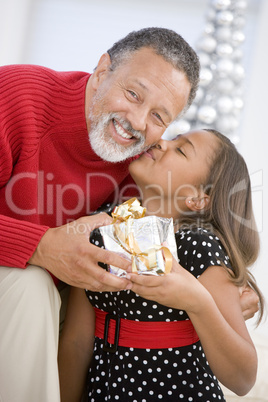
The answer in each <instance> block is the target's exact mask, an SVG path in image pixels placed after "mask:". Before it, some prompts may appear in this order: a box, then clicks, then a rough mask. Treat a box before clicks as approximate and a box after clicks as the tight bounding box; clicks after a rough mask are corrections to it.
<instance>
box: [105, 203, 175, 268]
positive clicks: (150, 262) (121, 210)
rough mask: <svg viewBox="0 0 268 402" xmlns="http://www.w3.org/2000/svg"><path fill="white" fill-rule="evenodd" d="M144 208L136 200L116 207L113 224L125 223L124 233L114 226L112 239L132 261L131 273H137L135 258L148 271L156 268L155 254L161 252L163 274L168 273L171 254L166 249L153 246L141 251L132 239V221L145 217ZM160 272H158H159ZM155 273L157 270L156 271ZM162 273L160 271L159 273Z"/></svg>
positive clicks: (170, 266) (117, 226)
mask: <svg viewBox="0 0 268 402" xmlns="http://www.w3.org/2000/svg"><path fill="white" fill-rule="evenodd" d="M145 211H146V208H143V207H141V205H140V202H139V201H138V200H137V199H136V198H131V199H130V200H128V201H126V202H124V203H123V204H121V205H119V206H118V207H116V208H115V209H114V211H113V213H112V217H113V220H114V222H115V221H117V220H119V221H121V222H124V221H125V233H124V232H123V231H122V230H121V228H120V226H119V224H114V237H115V239H116V240H117V242H118V243H119V244H120V246H121V247H122V248H123V249H124V250H125V251H126V252H128V253H129V254H131V260H132V272H138V269H137V264H136V258H138V259H139V260H140V261H142V262H143V264H144V265H145V266H146V268H147V270H148V271H152V270H153V269H155V268H157V266H158V265H157V256H156V253H157V252H158V251H160V250H163V254H164V259H165V273H169V272H170V271H171V268H172V254H171V252H170V250H169V249H168V248H167V247H164V246H159V245H153V246H152V247H151V248H149V249H147V250H146V251H143V252H142V251H141V250H140V248H139V245H138V242H137V241H136V239H135V238H134V234H133V231H132V223H133V219H140V218H143V217H144V216H145ZM159 271H160V270H159ZM156 272H157V269H156ZM161 273H162V271H161Z"/></svg>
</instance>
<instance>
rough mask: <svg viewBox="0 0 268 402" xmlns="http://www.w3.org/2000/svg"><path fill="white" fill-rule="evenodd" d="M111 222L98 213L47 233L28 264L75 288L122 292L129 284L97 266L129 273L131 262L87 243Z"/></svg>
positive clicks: (108, 218)
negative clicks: (119, 269)
mask: <svg viewBox="0 0 268 402" xmlns="http://www.w3.org/2000/svg"><path fill="white" fill-rule="evenodd" d="M111 222H112V218H111V217H110V216H109V215H107V214H105V213H101V214H98V215H92V216H87V217H83V218H80V219H77V220H76V221H73V222H71V223H68V224H66V225H64V226H60V227H57V228H51V229H48V230H47V232H46V233H45V234H44V236H43V237H42V239H41V241H40V243H39V245H38V247H37V248H36V251H35V252H34V254H33V255H32V257H31V258H30V260H29V263H30V264H33V265H37V266H40V267H43V268H45V269H47V270H48V271H49V272H51V273H52V274H53V275H54V276H55V277H56V278H58V279H60V280H62V281H63V282H66V283H68V284H69V285H72V286H75V287H79V288H84V289H88V290H91V291H96V292H97V291H98V292H99V291H118V290H122V289H125V288H126V286H127V285H129V286H130V282H129V281H128V280H127V279H125V278H119V277H117V276H115V275H113V274H110V273H109V272H107V271H105V270H104V269H103V268H101V267H100V266H99V265H98V262H103V263H105V264H108V265H109V264H111V265H114V266H116V267H119V268H122V269H125V270H130V265H131V264H130V262H129V261H127V260H126V259H124V258H122V257H120V256H119V255H117V254H116V253H113V252H111V251H108V250H104V249H102V248H99V247H97V246H94V245H93V244H91V243H90V242H89V236H90V232H91V231H92V230H93V229H96V228H98V227H100V226H104V225H109V224H111Z"/></svg>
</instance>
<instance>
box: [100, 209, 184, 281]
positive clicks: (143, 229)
mask: <svg viewBox="0 0 268 402" xmlns="http://www.w3.org/2000/svg"><path fill="white" fill-rule="evenodd" d="M99 230H100V233H101V235H102V238H103V241H104V246H105V248H106V249H107V250H110V251H113V252H116V253H118V254H120V255H122V256H123V257H125V258H126V259H128V260H130V261H132V272H137V273H138V274H149V275H161V274H164V273H168V272H169V271H170V269H171V266H172V255H173V256H174V258H175V259H176V260H178V257H177V246H176V241H175V235H174V227H173V220H172V219H168V218H161V217H157V216H147V217H142V218H139V219H133V218H132V217H130V218H129V217H128V219H126V220H125V221H123V222H121V223H114V224H112V225H108V226H102V227H100V228H99ZM163 242H165V245H164V247H163V246H162V243H163ZM109 270H110V272H112V273H113V274H115V275H117V276H121V277H124V276H125V275H126V272H125V271H124V270H122V269H119V268H117V267H114V266H110V267H109Z"/></svg>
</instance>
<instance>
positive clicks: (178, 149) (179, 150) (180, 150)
mask: <svg viewBox="0 0 268 402" xmlns="http://www.w3.org/2000/svg"><path fill="white" fill-rule="evenodd" d="M177 151H178V152H180V153H181V154H182V155H183V156H184V157H185V158H187V156H186V154H185V153H184V152H183V151H182V149H181V148H179V147H178V148H177Z"/></svg>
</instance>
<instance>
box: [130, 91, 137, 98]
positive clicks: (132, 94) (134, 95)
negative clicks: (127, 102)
mask: <svg viewBox="0 0 268 402" xmlns="http://www.w3.org/2000/svg"><path fill="white" fill-rule="evenodd" d="M128 93H129V94H130V95H131V96H132V97H133V98H135V99H138V95H137V94H136V93H135V92H133V91H130V90H128Z"/></svg>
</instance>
